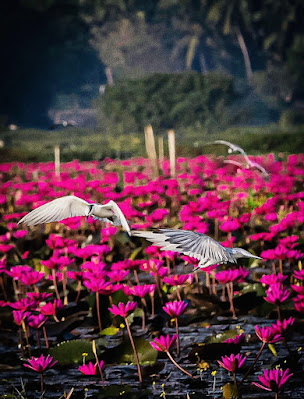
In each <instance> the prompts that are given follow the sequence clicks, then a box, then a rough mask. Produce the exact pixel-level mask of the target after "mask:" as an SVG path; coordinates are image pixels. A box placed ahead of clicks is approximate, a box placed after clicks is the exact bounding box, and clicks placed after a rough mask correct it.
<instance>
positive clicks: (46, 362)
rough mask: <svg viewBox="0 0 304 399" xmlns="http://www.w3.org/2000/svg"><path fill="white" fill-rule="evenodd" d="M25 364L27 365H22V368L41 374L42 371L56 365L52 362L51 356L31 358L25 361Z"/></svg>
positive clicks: (55, 361) (54, 361)
mask: <svg viewBox="0 0 304 399" xmlns="http://www.w3.org/2000/svg"><path fill="white" fill-rule="evenodd" d="M27 362H28V363H29V364H27V363H25V364H23V365H24V367H28V368H29V369H32V370H33V371H36V372H37V373H41V374H42V373H43V372H44V371H46V370H49V369H50V368H52V367H53V366H54V365H55V364H56V363H57V360H53V358H52V356H50V355H47V356H46V357H45V356H44V355H41V356H39V357H34V356H33V357H32V358H30V359H27Z"/></svg>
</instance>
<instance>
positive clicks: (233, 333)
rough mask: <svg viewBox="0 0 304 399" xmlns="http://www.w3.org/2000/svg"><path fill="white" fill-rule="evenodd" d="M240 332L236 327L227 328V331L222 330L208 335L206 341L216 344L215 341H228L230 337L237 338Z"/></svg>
mask: <svg viewBox="0 0 304 399" xmlns="http://www.w3.org/2000/svg"><path fill="white" fill-rule="evenodd" d="M238 334H239V332H238V331H237V330H236V329H233V330H227V331H223V332H220V333H218V334H216V335H212V336H210V337H207V338H206V340H205V342H206V343H207V344H215V343H219V342H223V341H226V339H229V338H235V337H236V336H237V335H238Z"/></svg>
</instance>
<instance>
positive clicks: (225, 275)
mask: <svg viewBox="0 0 304 399" xmlns="http://www.w3.org/2000/svg"><path fill="white" fill-rule="evenodd" d="M238 277H239V271H238V270H237V269H234V270H231V269H229V270H223V271H221V272H219V273H216V274H215V278H216V279H217V281H218V282H219V283H220V284H227V283H229V282H232V281H235V280H236V279H237V278H238Z"/></svg>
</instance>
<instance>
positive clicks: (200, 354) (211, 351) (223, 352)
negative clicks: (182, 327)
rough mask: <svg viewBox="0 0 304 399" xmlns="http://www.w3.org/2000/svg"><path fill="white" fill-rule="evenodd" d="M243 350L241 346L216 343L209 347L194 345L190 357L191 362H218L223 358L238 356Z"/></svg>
mask: <svg viewBox="0 0 304 399" xmlns="http://www.w3.org/2000/svg"><path fill="white" fill-rule="evenodd" d="M240 349H241V345H240V344H228V343H214V344H207V345H194V346H193V347H192V349H191V351H190V353H189V355H188V359H189V360H190V361H191V362H195V363H196V362H197V361H198V360H199V361H201V362H202V361H204V360H205V361H211V360H218V359H220V358H221V357H222V356H229V355H231V353H233V354H235V355H236V354H237V353H239V351H240Z"/></svg>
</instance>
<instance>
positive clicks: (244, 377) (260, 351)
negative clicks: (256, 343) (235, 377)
mask: <svg viewBox="0 0 304 399" xmlns="http://www.w3.org/2000/svg"><path fill="white" fill-rule="evenodd" d="M265 343H266V342H263V343H262V346H261V348H260V350H259V352H258V354H257V355H256V358H255V359H254V362H253V363H252V365H251V366H250V367H249V369H248V370H247V371H246V373H245V375H244V376H243V378H242V379H241V381H240V384H242V383H243V382H244V380H245V379H246V378H247V376H248V374H249V373H250V371H251V370H252V369H253V367H254V365H255V364H256V362H257V361H258V358H259V357H260V356H261V353H262V350H263V349H264V346H265Z"/></svg>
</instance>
